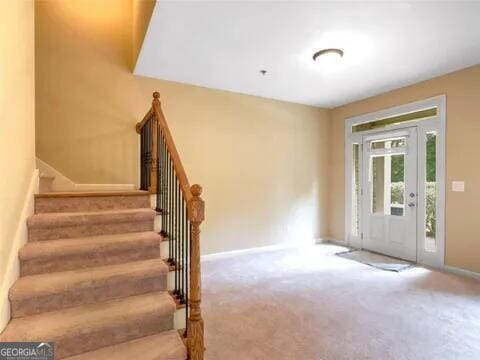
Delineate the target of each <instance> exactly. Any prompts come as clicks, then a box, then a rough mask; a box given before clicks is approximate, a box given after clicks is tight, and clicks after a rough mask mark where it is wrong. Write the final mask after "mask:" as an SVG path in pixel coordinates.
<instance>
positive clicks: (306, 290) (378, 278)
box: [202, 245, 480, 360]
mask: <svg viewBox="0 0 480 360" xmlns="http://www.w3.org/2000/svg"><path fill="white" fill-rule="evenodd" d="M341 250H342V248H341V247H337V246H333V245H315V246H312V247H309V248H301V249H288V250H277V251H270V252H262V253H255V254H243V255H237V256H234V257H228V258H220V259H214V260H206V261H204V262H203V263H202V266H203V289H204V291H203V312H204V318H205V324H206V335H205V336H206V348H207V353H206V358H207V359H208V360H237V359H238V360H247V359H248V360H255V359H272V360H283V359H295V360H297V359H298V360H342V359H348V360H362V359H372V360H377V359H378V360H389V359H395V360H407V359H408V360H437V359H438V360H450V359H451V360H454V359H455V360H478V359H480V282H479V281H478V280H473V279H468V278H463V277H459V276H456V275H452V274H445V273H441V272H438V271H431V270H427V269H424V268H412V269H408V270H405V271H403V272H400V273H395V272H390V271H384V270H379V269H375V268H373V267H371V266H368V265H364V264H361V263H358V262H356V261H352V260H348V259H344V258H341V257H338V256H335V255H334V254H335V253H336V252H339V251H341Z"/></svg>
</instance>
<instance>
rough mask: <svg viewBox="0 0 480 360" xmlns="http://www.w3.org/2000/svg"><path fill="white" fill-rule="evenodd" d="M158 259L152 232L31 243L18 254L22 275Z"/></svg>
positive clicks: (158, 248) (157, 248)
mask: <svg viewBox="0 0 480 360" xmlns="http://www.w3.org/2000/svg"><path fill="white" fill-rule="evenodd" d="M159 257H160V235H158V234H157V233H155V232H153V231H146V232H139V233H126V234H115V235H101V236H89V237H81V238H72V239H59V240H45V241H33V242H29V243H27V244H26V245H25V246H23V247H22V248H21V249H20V251H19V259H20V270H21V274H22V275H23V276H25V275H33V274H41V273H51V272H53V271H67V270H74V269H80V268H88V267H96V266H101V265H112V264H119V263H125V262H130V261H138V260H147V259H153V258H159Z"/></svg>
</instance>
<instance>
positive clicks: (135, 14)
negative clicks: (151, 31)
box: [132, 0, 156, 69]
mask: <svg viewBox="0 0 480 360" xmlns="http://www.w3.org/2000/svg"><path fill="white" fill-rule="evenodd" d="M155 4H156V0H132V32H133V33H132V41H133V43H132V69H133V68H134V65H135V63H136V62H137V58H138V55H139V54H140V50H141V48H142V45H143V39H144V38H145V35H146V33H147V29H148V25H149V24H150V18H151V16H152V13H153V9H154V7H155Z"/></svg>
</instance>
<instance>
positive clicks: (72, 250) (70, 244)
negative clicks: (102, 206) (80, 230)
mask: <svg viewBox="0 0 480 360" xmlns="http://www.w3.org/2000/svg"><path fill="white" fill-rule="evenodd" d="M160 240H161V237H160V235H158V234H157V233H155V232H153V231H145V232H140V233H127V234H113V235H99V236H87V237H79V238H72V239H58V240H46V241H35V242H30V243H27V244H25V246H23V247H22V248H21V249H20V251H19V254H18V256H19V258H20V260H30V259H34V258H38V257H48V258H50V257H61V256H64V255H70V254H79V253H87V252H91V251H94V252H98V251H101V250H102V249H109V248H112V249H117V250H118V249H119V247H120V246H122V245H123V246H135V244H138V243H141V242H151V241H155V242H156V241H158V242H159V243H160Z"/></svg>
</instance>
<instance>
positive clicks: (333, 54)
mask: <svg viewBox="0 0 480 360" xmlns="http://www.w3.org/2000/svg"><path fill="white" fill-rule="evenodd" d="M342 57H343V50H341V49H335V48H331V49H323V50H320V51H317V52H316V53H315V54H313V61H315V62H316V63H328V64H332V63H336V62H337V61H338V60H340V59H341V58H342Z"/></svg>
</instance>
